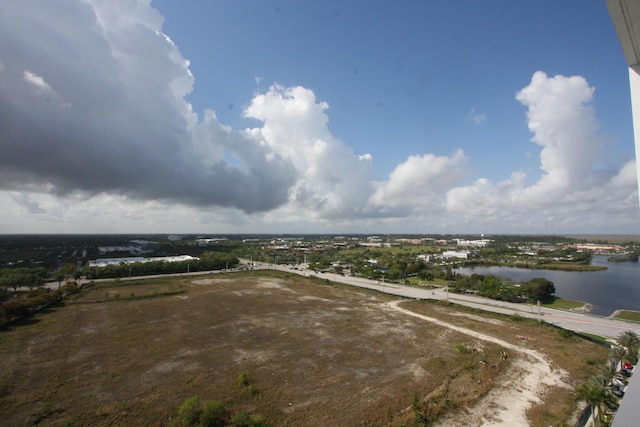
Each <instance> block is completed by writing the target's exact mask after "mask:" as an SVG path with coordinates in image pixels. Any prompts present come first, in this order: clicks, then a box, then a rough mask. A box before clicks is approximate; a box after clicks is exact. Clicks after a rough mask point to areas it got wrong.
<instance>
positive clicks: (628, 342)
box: [617, 331, 640, 359]
mask: <svg viewBox="0 0 640 427" xmlns="http://www.w3.org/2000/svg"><path fill="white" fill-rule="evenodd" d="M617 341H618V344H619V345H621V346H623V347H624V348H626V349H627V357H630V358H632V359H635V358H636V354H637V352H638V347H639V346H640V337H638V334H637V333H635V332H634V331H624V332H622V333H621V334H620V335H619V336H618V339H617Z"/></svg>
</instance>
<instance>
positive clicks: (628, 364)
mask: <svg viewBox="0 0 640 427" xmlns="http://www.w3.org/2000/svg"><path fill="white" fill-rule="evenodd" d="M622 368H623V369H633V365H632V364H631V363H629V362H624V363H623V364H622Z"/></svg>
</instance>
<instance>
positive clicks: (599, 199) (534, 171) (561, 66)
mask: <svg viewBox="0 0 640 427" xmlns="http://www.w3.org/2000/svg"><path fill="white" fill-rule="evenodd" d="M0 26H2V28H3V30H4V33H5V36H3V37H2V39H0V114H1V115H0V117H2V119H0V131H1V132H0V149H1V150H2V151H1V154H0V233H2V234H6V233H169V234H171V233H175V234H187V233H202V234H219V233H291V234H299V233H302V234H309V233H332V234H340V233H345V234H346V233H374V234H375V233H385V234H386V233H391V234H394V233H422V234H429V233H445V234H477V235H479V234H481V233H487V234H545V233H547V234H625V235H638V234H640V208H639V206H638V189H637V180H636V161H635V153H634V145H633V129H632V121H631V103H630V95H629V80H628V69H627V63H626V60H625V58H624V55H623V53H622V49H621V47H620V44H619V41H618V39H617V36H616V32H615V29H614V26H613V24H612V22H611V18H610V16H609V13H608V10H607V7H606V4H605V2H604V1H600V0H588V1H585V2H580V3H579V4H578V3H577V2H562V3H558V2H556V1H552V0H542V1H536V2H533V1H528V2H517V3H514V2H505V1H499V0H490V1H488V2H482V4H480V3H478V2H474V1H471V0H467V1H462V2H456V3H455V4H453V3H451V2H445V1H434V2H422V1H417V0H410V1H406V2H401V3H400V4H398V3H395V2H390V1H385V2H375V3H371V2H366V1H363V0H356V1H350V2H346V3H344V2H338V1H334V0H329V1H325V2H314V1H310V0H302V1H284V2H278V3H274V2H264V1H258V0H247V1H243V2H233V1H222V2H209V1H206V0H190V1H185V2H173V1H167V0H153V1H150V0H120V1H117V2H100V1H97V0H89V1H85V0H83V1H79V0H70V1H68V2H65V4H64V5H60V4H53V3H51V2H49V1H46V0H26V1H21V2H8V3H6V4H3V5H1V6H0Z"/></svg>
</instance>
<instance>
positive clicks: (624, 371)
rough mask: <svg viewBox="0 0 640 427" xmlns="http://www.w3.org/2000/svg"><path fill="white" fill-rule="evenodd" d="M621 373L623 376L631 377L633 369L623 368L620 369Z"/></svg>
mask: <svg viewBox="0 0 640 427" xmlns="http://www.w3.org/2000/svg"><path fill="white" fill-rule="evenodd" d="M620 374H621V375H622V376H623V377H627V378H629V377H630V376H631V371H630V370H628V369H623V370H621V371H620Z"/></svg>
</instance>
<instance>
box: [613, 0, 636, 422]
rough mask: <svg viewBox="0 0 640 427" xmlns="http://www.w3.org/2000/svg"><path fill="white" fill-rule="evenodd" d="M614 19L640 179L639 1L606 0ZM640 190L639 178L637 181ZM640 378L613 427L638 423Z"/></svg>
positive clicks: (629, 389)
mask: <svg viewBox="0 0 640 427" xmlns="http://www.w3.org/2000/svg"><path fill="white" fill-rule="evenodd" d="M607 7H608V8H609V14H610V15H611V20H612V21H613V25H614V26H615V28H616V32H617V33H618V38H619V39H620V45H621V46H622V51H623V52H624V56H625V58H626V59H627V65H628V66H629V89H630V92H631V115H632V119H633V136H634V140H635V146H636V171H637V174H638V175H637V176H638V178H640V162H639V161H638V153H640V2H639V1H638V0H607ZM638 191H639V192H640V181H638ZM639 399H640V380H639V379H638V378H633V377H632V379H631V381H630V382H629V385H628V386H627V390H626V393H625V397H624V398H623V399H622V403H621V404H620V409H618V413H617V414H616V416H615V418H614V419H613V426H614V427H626V426H636V425H638V420H640V406H639V405H638V404H637V402H638V400H639Z"/></svg>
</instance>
